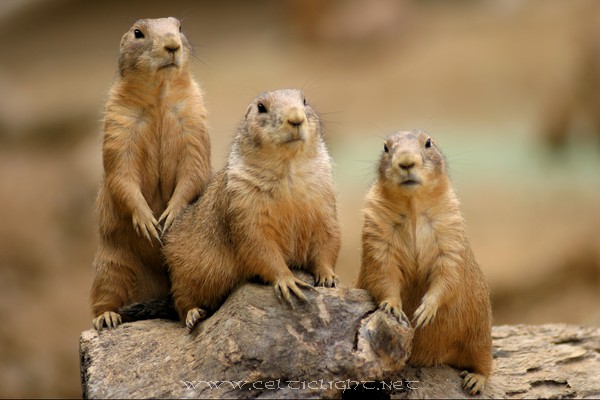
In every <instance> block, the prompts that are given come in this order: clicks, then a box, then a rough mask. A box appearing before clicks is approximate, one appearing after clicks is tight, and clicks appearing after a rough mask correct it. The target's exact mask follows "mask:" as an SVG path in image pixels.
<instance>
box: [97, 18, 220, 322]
mask: <svg viewBox="0 0 600 400" xmlns="http://www.w3.org/2000/svg"><path fill="white" fill-rule="evenodd" d="M136 30H139V32H141V33H142V34H143V35H144V37H142V38H136V37H135V35H136V33H135V31H136ZM139 32H138V34H139ZM190 55H191V47H190V45H189V43H188V41H187V39H186V38H185V36H184V35H183V34H182V33H181V32H180V25H179V21H178V20H177V19H175V18H161V19H154V20H151V19H149V20H139V21H137V22H136V23H135V24H134V25H133V26H132V27H131V29H130V30H129V31H128V32H127V33H125V35H124V36H123V39H122V40H121V51H120V57H119V75H118V77H117V79H116V81H115V82H114V84H113V86H112V88H111V90H110V93H109V96H108V101H107V104H106V110H105V116H104V141H103V149H102V154H103V162H104V179H103V182H102V185H101V188H100V192H99V194H98V199H97V202H96V208H97V212H98V218H99V230H100V246H99V249H98V252H97V254H96V259H95V268H96V275H95V278H94V283H93V287H92V292H91V302H92V311H93V314H94V316H95V317H96V318H95V319H94V325H95V326H96V328H97V329H101V328H102V326H103V325H104V324H106V325H107V326H108V327H111V326H115V325H118V324H119V323H120V322H121V319H120V316H119V315H118V313H117V312H116V310H117V309H118V308H119V307H120V306H123V305H127V304H131V303H133V302H138V301H142V300H147V299H152V298H158V297H164V296H166V295H168V294H169V291H170V285H169V278H168V271H167V268H166V266H165V264H164V261H163V257H162V254H161V245H160V236H159V234H160V232H161V230H162V229H165V230H166V229H168V227H169V225H170V224H171V223H172V222H173V220H174V219H175V217H177V216H178V215H179V214H180V213H181V212H182V211H183V209H184V208H185V207H186V206H187V205H188V204H189V203H190V202H191V201H193V200H194V199H195V198H197V197H198V196H200V195H201V193H202V192H203V191H204V189H205V187H206V185H207V181H208V179H209V177H210V175H211V167H210V142H209V138H208V132H207V127H206V110H205V108H204V103H203V94H202V91H201V90H200V88H199V87H198V85H197V83H196V82H195V81H194V80H193V78H192V76H191V75H190V72H189V68H188V64H189V59H190ZM161 222H164V224H163V225H162V226H161V225H160V223H161Z"/></svg>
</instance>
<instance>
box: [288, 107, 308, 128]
mask: <svg viewBox="0 0 600 400" xmlns="http://www.w3.org/2000/svg"><path fill="white" fill-rule="evenodd" d="M286 120H287V123H288V124H290V125H292V126H293V127H297V126H300V125H302V124H303V123H304V121H305V120H306V114H305V113H304V111H303V110H301V109H300V108H299V107H292V108H290V109H289V110H288V112H287V115H286Z"/></svg>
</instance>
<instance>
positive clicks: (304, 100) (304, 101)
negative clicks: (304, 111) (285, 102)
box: [302, 97, 306, 106]
mask: <svg viewBox="0 0 600 400" xmlns="http://www.w3.org/2000/svg"><path fill="white" fill-rule="evenodd" d="M302 102H303V103H304V105H305V106H306V97H305V98H304V99H303V101H302Z"/></svg>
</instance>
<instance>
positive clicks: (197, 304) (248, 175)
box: [164, 90, 340, 330]
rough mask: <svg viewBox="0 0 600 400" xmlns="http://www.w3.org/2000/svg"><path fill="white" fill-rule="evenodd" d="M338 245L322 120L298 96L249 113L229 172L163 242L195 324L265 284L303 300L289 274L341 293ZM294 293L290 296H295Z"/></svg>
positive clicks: (180, 301) (257, 104) (268, 98)
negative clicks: (240, 290)
mask: <svg viewBox="0 0 600 400" xmlns="http://www.w3.org/2000/svg"><path fill="white" fill-rule="evenodd" d="M339 247H340V232H339V227H338V222H337V211H336V198H335V191H334V185H333V178H332V167H331V160H330V158H329V154H328V153H327V149H326V147H325V143H324V141H323V132H322V127H321V122H320V120H319V117H318V116H317V114H316V113H315V111H314V110H313V108H312V107H311V106H310V105H308V104H307V103H306V100H305V98H304V94H303V93H302V92H301V91H299V90H276V91H272V92H266V93H263V94H260V95H259V96H258V97H256V98H255V99H254V101H253V102H252V103H251V104H250V106H248V109H247V110H246V114H245V116H244V119H243V121H242V123H241V125H240V127H239V129H238V132H237V134H236V136H235V137H234V139H233V144H232V148H231V151H230V153H229V158H228V161H227V164H226V165H225V167H224V168H223V169H222V170H221V171H219V172H218V173H217V174H215V176H214V178H213V179H212V180H211V182H210V183H209V186H208V188H207V190H206V192H205V194H204V195H203V196H202V198H201V199H200V200H199V201H198V202H197V203H196V204H194V205H192V206H191V207H189V208H188V209H186V211H185V212H184V213H183V215H182V217H181V218H180V219H178V220H176V221H175V223H174V224H173V227H172V229H171V231H170V232H168V234H167V235H166V236H165V246H164V254H165V257H166V259H167V262H168V265H169V271H170V273H171V281H172V287H173V290H172V293H173V299H174V301H175V306H176V308H177V311H178V313H179V316H180V318H181V320H185V322H186V325H187V327H188V328H189V329H190V330H192V329H193V328H194V326H195V325H196V324H197V323H198V322H199V321H200V320H201V319H203V318H204V317H206V315H207V313H210V312H213V311H215V309H216V308H217V307H219V306H220V304H221V303H222V302H223V301H224V300H225V298H226V297H227V295H228V294H229V293H230V292H231V291H232V290H233V289H234V288H235V287H236V286H238V285H239V284H241V283H243V282H245V281H247V280H249V279H251V278H253V277H258V278H260V279H262V280H263V281H265V282H267V283H270V284H272V285H273V286H274V289H275V293H276V294H277V296H279V297H280V298H281V297H283V299H284V300H285V301H287V302H288V303H290V304H292V303H291V296H290V294H294V295H295V296H296V297H298V298H299V299H300V300H305V296H304V294H303V293H302V292H301V291H300V289H299V286H300V287H307V286H308V285H306V284H305V283H304V282H303V281H301V280H300V279H297V278H295V277H294V275H293V274H292V272H291V271H290V268H289V267H296V268H303V269H305V270H307V271H308V272H310V273H312V274H313V276H314V278H315V281H316V284H317V285H320V286H327V287H332V286H335V283H336V280H337V278H336V276H335V274H334V272H333V269H334V266H335V262H336V259H337V255H338V251H339ZM290 292H291V293H290Z"/></svg>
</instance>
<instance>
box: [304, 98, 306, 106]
mask: <svg viewBox="0 0 600 400" xmlns="http://www.w3.org/2000/svg"><path fill="white" fill-rule="evenodd" d="M304 105H305V106H306V98H305V99H304Z"/></svg>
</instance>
